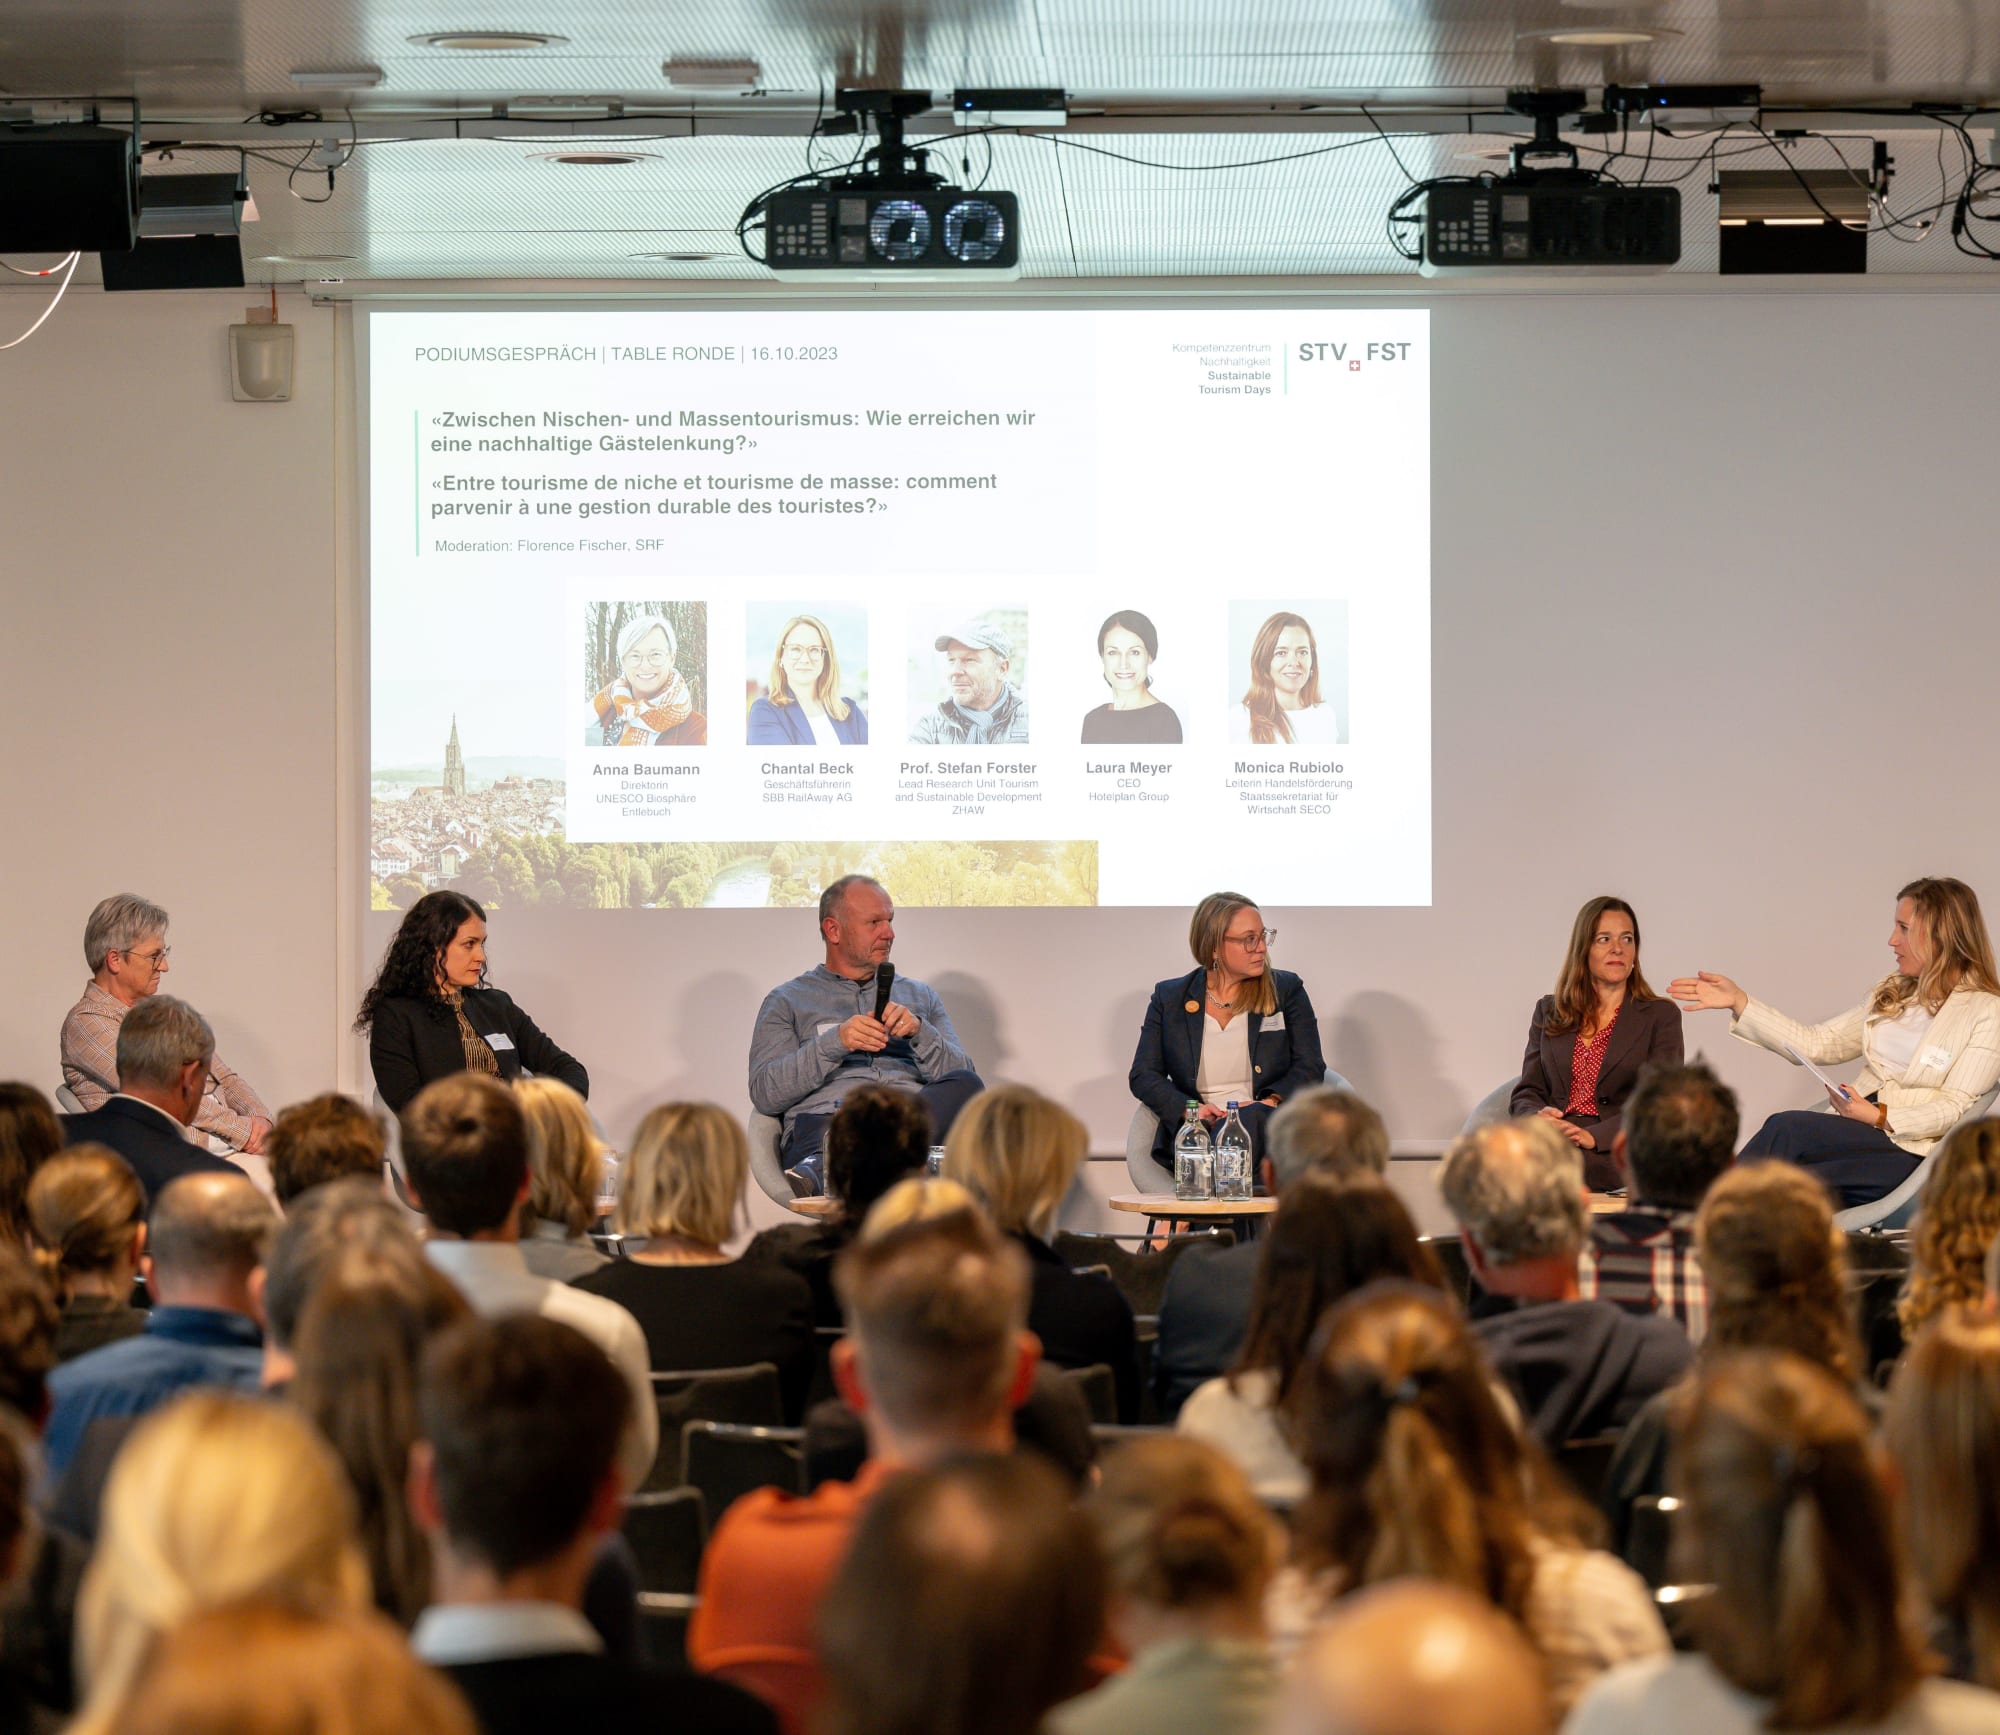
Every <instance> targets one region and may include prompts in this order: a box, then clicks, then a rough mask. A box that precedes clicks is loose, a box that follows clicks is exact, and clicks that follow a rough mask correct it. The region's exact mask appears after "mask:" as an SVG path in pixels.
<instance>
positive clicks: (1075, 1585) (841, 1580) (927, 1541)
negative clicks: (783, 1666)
mask: <svg viewBox="0 0 2000 1735" xmlns="http://www.w3.org/2000/svg"><path fill="white" fill-rule="evenodd" d="M1104 1612H1105V1570H1104V1562H1103V1559H1102V1558H1101V1556H1100V1555H1099V1553H1098V1550H1097V1546H1096V1541H1095V1538H1094V1537H1093V1536H1092V1535H1091V1532H1090V1529H1089V1527H1088V1526H1086V1525H1083V1524H1079V1523H1078V1522H1077V1519H1076V1514H1075V1512H1074V1511H1073V1509H1072V1508H1071V1506H1070V1501H1069V1491H1068V1490H1067V1489H1066V1488H1065V1487H1064V1486H1063V1484H1062V1482H1061V1480H1060V1479H1059V1478H1058V1477H1057V1475H1056V1474H1055V1472H1054V1471H1053V1470H1051V1469H1049V1468H1048V1467H1047V1466H1046V1465H1045V1464H1043V1463H1041V1462H1040V1461H1039V1460H1037V1459H1035V1458H1032V1457H1025V1456H1019V1455H1016V1456H1011V1457H983V1458H968V1459H965V1460H963V1461H961V1462H958V1463H954V1464H948V1465H944V1466H942V1467H940V1468H937V1469H932V1470H919V1471H915V1472H913V1473H912V1474H910V1475H908V1476H904V1477H899V1478H898V1479H897V1480H896V1481H895V1482H893V1483H891V1484H890V1485H889V1486H888V1487H886V1488H884V1489H883V1490H882V1492H881V1493H880V1494H879V1495H877V1496H876V1498H875V1500H874V1501H873V1502H872V1503H871V1504H870V1506H869V1509H868V1511H867V1513H866V1514H865V1515H864V1516H863V1518H862V1520H861V1523H860V1525H859V1526H858V1527H857V1529H856V1531H855V1536H854V1544H853V1546H852V1547H851V1548H850V1549H849V1550H848V1553H847V1558H846V1560H844V1561H843V1562H842V1563H841V1568H840V1572H839V1575H838V1576H837V1577H836V1578H835V1580H834V1583H833V1586H832V1588H831V1590H830V1591H829V1592H828V1595H827V1598H826V1603H825V1606H824V1609H823V1610H822V1613H821V1616H820V1649H821V1653H822V1655H823V1656H824V1658H825V1662H826V1683H827V1693H826V1707H825V1715H824V1717H823V1718H822V1719H821V1722H820V1724H819V1728H820V1730H821V1732H822V1735H1034V1732H1035V1731H1036V1730H1038V1729H1040V1728H1041V1727H1042V1726H1043V1719H1044V1718H1045V1717H1046V1716H1047V1714H1048V1713H1049V1711H1050V1710H1051V1709H1052V1708H1053V1707H1054V1706H1056V1705H1058V1704H1060V1703H1061V1702H1062V1701H1063V1700H1065V1699H1068V1698H1072V1697H1073V1696H1074V1695H1075V1694H1077V1693H1078V1692H1080V1691H1081V1690H1082V1689H1083V1688H1084V1687H1085V1686H1087V1685H1088V1684H1089V1680H1090V1659H1091V1656H1092V1654H1093V1652H1094V1650H1095V1648H1096V1644H1097V1640H1098V1636H1099V1634H1100V1633H1101V1632H1102V1630H1103V1625H1104ZM889 1635H894V1642H885V1641H886V1640H887V1639H888V1637H889Z"/></svg>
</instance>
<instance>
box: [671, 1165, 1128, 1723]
mask: <svg viewBox="0 0 2000 1735" xmlns="http://www.w3.org/2000/svg"><path fill="white" fill-rule="evenodd" d="M953 1195H956V1199H955V1200H954V1199H953V1198H952V1196H953ZM937 1202H943V1203H945V1204H947V1205H948V1206H949V1207H950V1208H948V1209H946V1210H945V1211H944V1212H943V1213H942V1214H939V1215H929V1214H927V1213H928V1212H929V1211H930V1209H931V1207H932V1205H933V1204H934V1203H937ZM834 1284H835V1287H836V1289H837V1290H838V1292H839V1296H840V1301H841V1306H842V1308H843V1310H844V1311H845V1313H846V1317H847V1335H846V1336H845V1337H843V1338H841V1339H840V1340H839V1341H838V1342H837V1343H835V1344H834V1346H833V1352H832V1354H833V1376H834V1382H835V1384H836V1385H837V1386H838V1387H839V1389H840V1393H841V1396H842V1397H844V1398H845V1399H846V1400H847V1402H848V1403H849V1404H850V1405H852V1406H853V1408H854V1409H855V1410H856V1411H857V1412H858V1413H859V1414H860V1416H861V1419H862V1423H863V1425H864V1426H865V1427H866V1429H867V1431H868V1453H869V1456H868V1462H867V1463H866V1465H865V1466H864V1467H863V1469H862V1471H861V1474H860V1475H859V1476H857V1477H856V1478H855V1479H854V1480H853V1481H851V1482H824V1483H821V1484H820V1486H819V1487H817V1488H815V1489H814V1490H813V1492H812V1493H811V1494H808V1495H804V1496H800V1495H795V1494H787V1493H782V1492H780V1491H779V1490H777V1489H775V1488H763V1489H758V1490H757V1491H756V1492H754V1493H751V1494H747V1495H745V1496H743V1498H741V1499H740V1500H738V1501H737V1502H736V1503H735V1504H734V1505H732V1506H731V1507H730V1508H729V1510H728V1511H727V1512H726V1513H725V1514H724V1515H723V1517H722V1519H721V1521H720V1522H719V1523H718V1524H717V1525H716V1528H715V1533H714V1535H713V1536H712V1537H711V1538H710V1539H709V1544H708V1548H707V1551H706V1552H705V1553H704V1554H703V1556H702V1562H701V1585H700V1592H701V1600H700V1605H699V1606H698V1607H697V1608H696V1610H695V1613H694V1619H693V1621H692V1623H691V1624H690V1626H689V1628H688V1660H689V1661H690V1662H691V1663H693V1664H694V1666H695V1667H696V1668H698V1669H700V1670H702V1671H703V1672H704V1673H707V1674H712V1675H717V1676H719V1677H721V1678H722V1679H724V1680H728V1681H733V1682H735V1683H736V1684H737V1685H739V1686H742V1687H746V1688H748V1689H749V1690H750V1691H752V1692H754V1693H756V1694H757V1695H758V1697H760V1698H761V1699H763V1700H765V1701H766V1702H767V1703H768V1704H770V1705H771V1706H773V1707H774V1708H775V1709H776V1710H777V1712H778V1715H779V1719H780V1721H781V1722H782V1724H783V1725H784V1728H785V1730H786V1731H787V1735H800V1732H801V1731H804V1730H806V1729H807V1728H808V1727H809V1726H810V1725H811V1723H812V1719H813V1714H814V1710H815V1708H816V1706H817V1704H818V1701H819V1695H820V1685H821V1676H820V1663H819V1653H818V1651H817V1649H816V1647H815V1643H814V1628H815V1622H816V1620H817V1618H818V1614H819V1609H820V1605H821V1602H822V1599H823V1598H824V1597H825V1596H826V1594H827V1586H828V1584H829V1582H830V1581H831V1580H832V1578H833V1575H834V1571H835V1569H836V1568H837V1567H838V1566H839V1564H840V1560H841V1557H842V1555H843V1554H844V1553H845V1552H846V1549H847V1544H848V1539H849V1537H850V1535H851V1534H852V1532H853V1529H854V1526H855V1523H856V1522H857V1520H858V1519H859V1517H860V1515H861V1513H862V1512H863V1510H864V1509H865V1508H866V1507H867V1506H868V1505H869V1503H870V1502H871V1501H873V1500H874V1499H875V1498H876V1497H877V1496H878V1494H879V1493H880V1491H881V1490H882V1488H883V1487H884V1486H885V1485H886V1484H887V1483H889V1482H890V1481H892V1480H893V1479H894V1478H895V1477H897V1476H899V1475H901V1474H902V1473H904V1472H906V1471H910V1470H918V1469H923V1468H926V1467H928V1466H930V1465H934V1464H939V1463H944V1462H947V1461H949V1460H951V1459H954V1458H958V1457H962V1456H965V1455H967V1454H969V1453H992V1452H1006V1451H1009V1450H1011V1449H1012V1447H1013V1445H1014V1424H1013V1416H1014V1410H1015V1408H1016V1407H1017V1406H1018V1405H1019V1404H1020V1402H1021V1401H1022V1399H1023V1398H1024V1397H1025V1396H1026V1395H1027V1392H1028V1389H1029V1387H1030V1385H1031V1384H1032V1383H1033V1380H1034V1374H1035V1367H1036V1363H1037V1361H1038V1360H1039V1356H1040V1349H1039V1346H1038V1345H1037V1344H1036V1342H1035V1339H1034V1337H1033V1335H1032V1334H1031V1333H1030V1332H1029V1331H1028V1329H1027V1319H1028V1271H1027V1260H1026V1258H1025V1256H1024V1255H1023V1254H1022V1252H1021V1250H1020V1249H1019V1248H1018V1247H1016V1246H1015V1245H1013V1244H1012V1243H1011V1242H1010V1241H1009V1240H1007V1239H1006V1238H1005V1237H1003V1236H1002V1235H1000V1234H999V1233H998V1231H996V1230H995V1229H994V1227H993V1226H992V1224H991V1223H990V1222H989V1221H988V1220H987V1219H986V1218H985V1217H984V1216H983V1215H981V1213H980V1212H979V1211H978V1210H977V1209H976V1208H975V1207H974V1206H973V1205H972V1202H971V1200H970V1199H969V1198H967V1197H966V1196H965V1195H964V1194H963V1192H962V1190H961V1189H959V1188H958V1187H956V1186H955V1185H953V1183H951V1182H949V1181H905V1182H903V1183H902V1184H901V1185H900V1186H898V1187H896V1188H895V1189H893V1190H892V1191H891V1192H890V1193H889V1194H888V1195H887V1196H886V1197H884V1198H883V1200H882V1201H881V1203H880V1204H878V1205H877V1206H876V1208H875V1210H874V1211H873V1212H872V1213H871V1214H870V1216H869V1219H868V1223H867V1226H866V1228H865V1229H864V1231H863V1233H862V1235H861V1236H860V1238H859V1239H857V1240H856V1241H855V1242H853V1243H852V1244H851V1245H850V1246H849V1247H848V1248H847V1249H846V1250H845V1251H844V1252H842V1254H841V1255H840V1258H839V1260H838V1261H837V1263H836V1264H835V1267H834ZM889 1630H892V1629H884V1631H885V1632H886V1631H889ZM882 1636H883V1635H882V1634H880V1633H878V1634H877V1639H878V1641H879V1640H881V1639H882ZM1092 1636H1093V1637H1094V1635H1092ZM884 1649H885V1650H888V1651H890V1652H893V1653H894V1654H895V1655H896V1656H898V1657H906V1656H907V1655H908V1654H909V1648H908V1646H907V1645H906V1644H904V1643H902V1642H898V1643H894V1644H885V1645H884Z"/></svg>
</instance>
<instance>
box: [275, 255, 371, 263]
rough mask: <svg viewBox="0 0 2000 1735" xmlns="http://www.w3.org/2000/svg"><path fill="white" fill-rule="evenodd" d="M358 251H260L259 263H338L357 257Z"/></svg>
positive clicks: (358, 256)
mask: <svg viewBox="0 0 2000 1735" xmlns="http://www.w3.org/2000/svg"><path fill="white" fill-rule="evenodd" d="M360 257H361V255H360V254H359V253H260V254H258V255H257V263H258V264H259V265H339V264H342V263H344V262H345V261H347V260H349V259H359V258H360Z"/></svg>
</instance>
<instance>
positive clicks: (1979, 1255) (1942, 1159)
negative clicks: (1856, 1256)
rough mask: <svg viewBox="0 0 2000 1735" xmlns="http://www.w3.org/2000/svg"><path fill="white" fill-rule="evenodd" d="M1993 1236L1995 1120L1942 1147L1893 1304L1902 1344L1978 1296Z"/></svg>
mask: <svg viewBox="0 0 2000 1735" xmlns="http://www.w3.org/2000/svg"><path fill="white" fill-rule="evenodd" d="M1996 1233H2000V1120H1981V1121H1974V1122H1973V1123H1972V1124H1971V1125H1970V1126H1963V1127H1960V1128H1959V1129H1958V1131H1957V1132H1955V1133H1953V1134H1952V1135H1951V1137H1950V1138H1948V1139H1946V1140H1945V1142H1944V1149H1943V1150H1941V1151H1939V1152H1938V1159H1937V1162H1936V1164H1935V1165H1934V1166H1933V1168H1932V1170H1931V1178H1930V1181H1929V1183H1928V1184H1927V1185H1926V1186H1925V1188H1924V1197H1923V1203H1922V1204H1921V1205H1919V1206H1918V1207H1917V1223H1916V1227H1915V1229H1913V1230H1912V1231H1911V1234H1910V1274H1909V1276H1908V1277H1907V1278H1905V1279H1904V1281H1903V1294H1902V1297H1901V1299H1900V1300H1898V1301H1897V1303H1896V1317H1897V1319H1898V1320H1900V1321H1901V1322H1902V1327H1903V1341H1904V1342H1906V1343H1908V1342H1910V1341H1912V1340H1913V1339H1914V1338H1915V1337H1916V1335H1917V1333H1918V1332H1920V1331H1922V1330H1923V1328H1924V1327H1925V1326H1926V1325H1927V1324H1929V1323H1930V1321H1931V1320H1933V1319H1935V1318H1936V1317H1937V1316H1938V1315H1939V1314H1940V1313H1942V1312H1943V1311H1944V1310H1945V1309H1946V1308H1947V1307H1950V1306H1952V1305H1953V1304H1955V1303H1958V1302H1966V1303H1976V1302H1979V1301H1983V1300H1984V1299H1985V1297H1986V1254H1987V1251H1988V1249H1989V1248H1991V1247H1992V1245H1993V1238H1994V1235H1995V1234H1996Z"/></svg>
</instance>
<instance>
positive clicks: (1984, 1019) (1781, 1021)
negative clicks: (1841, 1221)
mask: <svg viewBox="0 0 2000 1735" xmlns="http://www.w3.org/2000/svg"><path fill="white" fill-rule="evenodd" d="M1889 950H1890V952H1891V953H1892V954H1894V956H1895V960H1896V967H1895V968H1894V969H1893V970H1891V971H1890V972H1889V974H1888V975H1887V976H1885V977H1884V978H1883V979H1882V980H1881V981H1880V982H1879V983H1877V984H1876V986H1875V991H1874V993H1873V994H1871V995H1870V996H1869V997H1868V999H1867V1000H1866V1001H1864V1002H1863V1003H1862V1004H1861V1005H1859V1006H1856V1007H1855V1008H1854V1009H1853V1010H1852V1011H1849V1012H1844V1013H1842V1014H1841V1015H1840V1017H1838V1018H1833V1019H1829V1020H1828V1021H1827V1022H1826V1023H1824V1024H1800V1023H1799V1022H1798V1021H1797V1020H1795V1019H1791V1018H1787V1017H1786V1016H1785V1015H1784V1014H1783V1013H1782V1012H1779V1011H1778V1010H1776V1009H1775V1008H1774V1007H1771V1006H1768V1005H1766V1004H1765V1003H1764V1002H1763V1001H1761V1000H1758V999H1754V998H1753V997H1752V996H1751V995H1749V994H1747V993H1745V992H1744V990H1743V989H1741V988H1739V987H1738V986H1737V985H1736V984H1735V983H1734V982H1732V981H1731V980H1730V979H1729V978H1728V977H1727V976H1723V975H1720V974H1717V973H1715V972H1712V971H1708V970H1703V971H1701V972H1700V973H1699V974H1698V975H1694V976H1683V977H1680V978H1678V979H1677V980H1675V981H1673V982H1671V983H1669V984H1668V990H1669V992H1671V993H1672V995H1673V997H1674V998H1675V999H1676V1000H1678V1001H1679V1002H1680V1003H1681V1004H1682V1005H1683V1006H1686V1007H1688V1008H1689V1009H1690V1010H1701V1009H1719V1008H1722V1007H1727V1008H1728V1009H1729V1011H1730V1012H1731V1014H1732V1015H1733V1016H1732V1017H1731V1020H1730V1025H1729V1033H1730V1034H1731V1035H1732V1036H1738V1037H1741V1038H1742V1039H1743V1040H1744V1041H1745V1042H1752V1043H1755V1044H1756V1045H1757V1046H1758V1047H1759V1048H1768V1049H1770V1050H1771V1051H1772V1052H1773V1053H1774V1054H1785V1053H1786V1052H1787V1051H1788V1050H1790V1051H1794V1052H1796V1053H1798V1054H1801V1055H1803V1056H1804V1057H1805V1058H1806V1059H1807V1060H1809V1061H1811V1062H1812V1064H1813V1065H1815V1066H1819V1067H1828V1066H1839V1065H1841V1064H1842V1063H1843V1062H1845V1061H1850V1060H1857V1059H1858V1060H1860V1061H1862V1062H1863V1063H1864V1064H1863V1065H1862V1068H1861V1071H1860V1073H1859V1074H1857V1075H1856V1077H1855V1078H1854V1079H1853V1081H1852V1082H1851V1083H1848V1084H1844V1085H1839V1086H1836V1087H1833V1088H1831V1089H1829V1090H1828V1091H1827V1093H1826V1095H1827V1100H1828V1102H1829V1103H1830V1104H1831V1106H1832V1108H1833V1113H1832V1115H1826V1114H1815V1113H1812V1112H1810V1111H1807V1110H1804V1109H1786V1110H1784V1111H1782V1112H1781V1113H1778V1114H1774V1115H1772V1116H1771V1117H1770V1119H1768V1120H1767V1121H1765V1123H1764V1124H1763V1125H1762V1126H1761V1127H1759V1128H1758V1129H1757V1131H1756V1132H1755V1133H1754V1134H1752V1135H1751V1138H1750V1142H1749V1143H1748V1144H1746V1145H1745V1146H1744V1147H1743V1152H1742V1154H1743V1156H1744V1157H1746V1158H1749V1157H1783V1158H1785V1159H1786V1160H1787V1161H1789V1162H1794V1163H1803V1164H1805V1165H1806V1166H1807V1167H1809V1168H1811V1169H1812V1170H1813V1172H1814V1173H1815V1174H1817V1175H1818V1176H1819V1178H1820V1179H1821V1180H1822V1181H1824V1182H1825V1183H1826V1185H1827V1186H1828V1187H1830V1188H1832V1189H1833V1191H1834V1193H1835V1195H1836V1196H1837V1197H1838V1198H1839V1199H1840V1200H1841V1202H1842V1203H1843V1204H1845V1205H1850V1206H1851V1205H1865V1204H1867V1203H1869V1202H1870V1201H1871V1200H1875V1199H1879V1198H1881V1197H1882V1196H1883V1195H1884V1194H1885V1193H1889V1192H1893V1191H1894V1190H1895V1189H1896V1188H1897V1187H1899V1186H1900V1185H1901V1184H1902V1183H1903V1182H1904V1181H1905V1180H1906V1179H1908V1177H1909V1175H1910V1172H1911V1171H1912V1170H1913V1169H1914V1168H1916V1166H1917V1164H1918V1163H1919V1162H1920V1161H1921V1160H1922V1159H1923V1158H1924V1157H1925V1156H1927V1155H1928V1154H1929V1152H1930V1149H1931V1147H1932V1146H1933V1145H1935V1144H1936V1143H1937V1141H1938V1140H1939V1139H1940V1138H1942V1137H1943V1136H1944V1134H1945V1133H1946V1132H1948V1131H1949V1130H1950V1129H1951V1127H1952V1125H1953V1124H1954V1123H1955V1122H1956V1121H1958V1120H1959V1119H1960V1117H1961V1116H1963V1115H1964V1114H1965V1113H1966V1112H1967V1111H1968V1110H1969V1109H1970V1108H1971V1107H1972V1105H1973V1104H1974V1103H1975V1102H1977V1101H1978V1100H1979V1099H1980V1098H1981V1097H1982V1096H1984V1095H1985V1094H1986V1093H1987V1092H1988V1091H1989V1090H1991V1089H1992V1088H1993V1086H1994V1084H1995V1082H1996V1081H2000V979H1996V973H1995V968H1994V963H1993V942H1992V941H1991V939H1989V938H1988V936H1987V932H1986V918H1985V917H1984V916H1983V915H1981V914H1980V912H1979V899H1978V898H1977V897H1976V896H1975V895H1974V893H1973V890H1972V888H1971V887H1970V886H1968V885H1966V884H1965V883H1964V881H1962V880H1953V879H1921V880H1912V881H1911V882H1910V883H1909V884H1908V885H1906V886H1905V887H1904V888H1903V889H1902V890H1901V891H1900V892H1898V893H1897V894H1896V909H1895V914H1894V916H1893V917H1892V918H1891V921H1890V925H1889Z"/></svg>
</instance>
